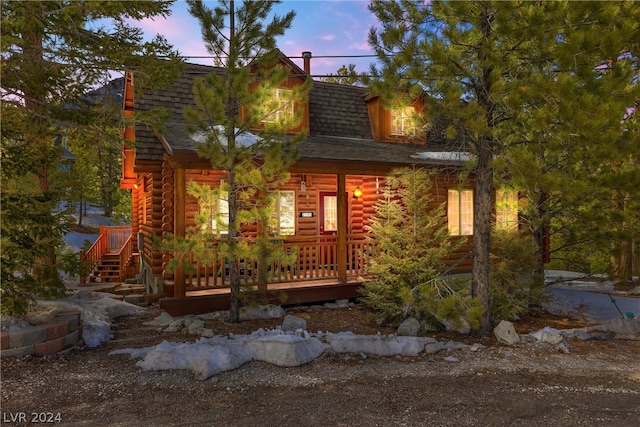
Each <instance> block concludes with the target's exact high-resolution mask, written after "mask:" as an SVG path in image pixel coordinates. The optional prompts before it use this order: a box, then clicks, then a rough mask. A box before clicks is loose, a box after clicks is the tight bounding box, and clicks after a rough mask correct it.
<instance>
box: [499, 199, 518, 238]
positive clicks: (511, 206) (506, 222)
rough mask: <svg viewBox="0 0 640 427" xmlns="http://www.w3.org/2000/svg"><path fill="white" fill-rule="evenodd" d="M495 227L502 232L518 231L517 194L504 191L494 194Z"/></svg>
mask: <svg viewBox="0 0 640 427" xmlns="http://www.w3.org/2000/svg"><path fill="white" fill-rule="evenodd" d="M496 227H497V228H500V229H502V230H517V229H518V192H517V191H516V190H510V189H504V190H498V191H497V192H496Z"/></svg>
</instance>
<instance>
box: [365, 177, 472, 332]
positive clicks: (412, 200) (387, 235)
mask: <svg viewBox="0 0 640 427" xmlns="http://www.w3.org/2000/svg"><path fill="white" fill-rule="evenodd" d="M431 185H432V184H431V176H430V174H429V173H428V172H427V171H425V170H423V169H398V170H395V171H393V172H392V173H391V174H390V175H389V176H388V177H387V180H386V185H385V187H384V190H383V197H382V198H380V200H378V201H377V202H376V204H375V205H374V209H375V215H374V216H373V218H372V220H371V225H369V226H368V227H367V231H369V232H370V233H371V235H370V237H368V240H369V243H370V244H371V246H372V247H373V248H375V249H374V250H373V253H372V254H369V255H368V258H369V259H368V260H367V271H368V273H369V275H370V276H369V278H368V279H367V280H366V281H365V283H364V288H363V291H362V293H363V302H364V303H365V305H366V306H367V307H369V309H371V310H372V311H373V312H374V314H375V316H376V318H377V319H378V321H379V322H381V323H383V324H387V325H393V326H397V325H398V324H399V323H400V322H402V321H403V320H404V319H405V318H406V317H408V316H414V317H416V318H418V319H420V320H421V321H423V322H425V323H427V324H429V325H430V326H431V327H433V326H437V325H439V326H442V322H452V323H454V324H455V323H459V322H461V320H462V319H464V318H465V317H466V318H467V319H466V320H468V323H470V324H473V325H476V324H477V313H478V312H479V311H478V310H477V304H476V303H475V302H474V301H472V300H470V299H468V298H466V296H465V295H464V292H458V291H457V290H455V289H454V288H453V287H452V286H450V285H448V284H447V283H446V282H444V281H443V280H441V278H440V276H441V275H442V274H443V273H444V272H445V271H446V269H447V267H446V265H445V262H444V260H445V259H446V257H447V256H448V255H449V254H450V253H451V252H452V251H455V250H456V249H457V248H458V247H459V246H460V245H461V244H462V241H461V240H458V241H453V240H451V239H450V238H449V234H448V227H447V222H446V214H445V209H444V205H443V204H441V205H438V206H436V207H434V206H433V204H434V203H433V201H432V197H431V195H430V194H431V193H430V189H431Z"/></svg>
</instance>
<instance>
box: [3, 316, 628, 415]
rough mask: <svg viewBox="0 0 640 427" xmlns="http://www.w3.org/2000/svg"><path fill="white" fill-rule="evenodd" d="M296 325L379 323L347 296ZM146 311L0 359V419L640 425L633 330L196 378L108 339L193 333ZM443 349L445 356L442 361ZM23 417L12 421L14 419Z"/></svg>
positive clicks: (530, 326)
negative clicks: (82, 339)
mask: <svg viewBox="0 0 640 427" xmlns="http://www.w3.org/2000/svg"><path fill="white" fill-rule="evenodd" d="M288 312H289V314H294V315H297V316H300V317H304V318H305V319H306V321H307V330H309V331H310V332H316V331H328V332H340V331H352V332H354V333H358V334H375V333H378V332H380V333H382V334H387V333H392V332H393V331H392V330H390V329H384V328H380V327H378V326H377V325H376V324H375V323H374V322H372V321H371V320H370V319H369V317H368V315H367V314H366V312H364V311H363V310H362V309H361V308H360V307H359V306H355V307H350V308H340V309H329V308H322V309H312V310H309V309H298V310H289V311H288ZM158 314H160V310H159V309H158V308H154V307H151V308H147V309H145V310H144V312H143V313H141V314H139V315H135V316H130V317H124V318H120V319H117V320H116V322H115V324H114V337H113V339H112V340H111V341H109V342H108V343H106V344H104V345H102V346H100V347H98V348H94V349H85V350H74V351H71V352H68V353H66V354H58V355H50V356H44V357H23V358H2V382H1V398H2V400H1V403H2V422H3V424H6V425H30V424H36V423H37V424H46V423H48V422H49V421H50V422H52V423H55V424H58V425H65V426H174V425H180V426H461V425H464V426H467V425H469V426H475V425H477V426H487V425H505V426H511V425H518V426H545V425H549V426H551V425H553V426H569V425H571V426H574V425H581V426H636V425H640V341H622V340H618V341H580V340H577V339H571V340H569V341H567V342H566V343H565V345H566V347H567V348H568V349H569V352H568V353H566V352H563V351H560V350H559V349H558V348H556V347H554V346H551V345H548V344H532V343H529V344H520V345H517V346H511V347H508V346H505V345H501V344H498V343H496V342H495V340H493V339H487V340H477V339H474V338H473V337H469V336H461V335H457V334H430V335H429V336H433V337H435V338H437V339H438V340H440V341H448V340H454V341H460V342H466V343H469V344H470V343H474V342H480V343H482V344H483V345H484V346H485V348H483V349H480V350H479V351H476V352H472V351H470V350H456V351H452V352H450V353H442V352H440V353H437V354H434V355H427V354H425V355H421V356H419V357H413V358H409V357H388V358H384V357H366V356H363V355H357V354H348V355H347V354H330V353H325V354H324V355H323V356H322V357H320V358H319V359H317V360H315V361H313V362H311V363H309V364H307V365H303V366H300V367H295V368H283V367H277V366H273V365H269V364H267V363H263V362H251V363H248V364H246V365H244V366H242V367H240V368H239V369H236V370H234V371H230V372H225V373H222V374H220V375H217V376H215V377H212V378H209V379H208V380H205V381H198V380H196V379H195V378H194V375H193V374H192V373H191V372H188V371H181V370H175V371H143V370H142V369H140V368H138V367H136V365H135V363H136V361H135V360H133V359H131V358H129V356H127V355H113V356H110V355H109V353H110V352H111V351H113V350H115V349H122V348H139V347H146V346H150V345H153V344H158V343H160V342H162V341H163V340H169V341H193V340H194V339H195V338H194V337H189V336H185V335H183V334H182V333H173V334H168V333H164V332H162V331H161V330H159V329H157V328H155V327H148V326H143V325H142V323H143V322H145V321H148V320H151V319H153V318H155V317H156V316H157V315H158ZM281 322H282V319H275V320H260V321H247V322H243V323H241V324H239V325H229V324H225V323H222V322H219V321H213V320H211V321H208V322H207V325H206V327H210V328H213V329H214V330H215V332H216V333H217V334H221V335H226V334H228V333H229V332H233V333H235V334H242V333H249V332H252V331H255V330H257V329H258V328H260V327H262V328H269V327H272V326H275V325H279V324H281ZM544 326H551V327H555V328H558V329H568V328H572V327H580V326H583V325H582V324H580V323H579V322H576V321H571V320H568V319H563V318H558V317H554V316H549V315H545V316H542V317H540V318H528V319H524V320H522V321H520V322H518V323H517V324H516V329H517V330H518V332H519V333H521V334H524V333H527V332H533V331H537V330H539V329H542V328H543V327H544ZM446 356H454V357H455V358H456V359H458V361H457V362H451V361H447V360H446V359H445V357H446ZM25 419H26V422H23V421H24V420H25Z"/></svg>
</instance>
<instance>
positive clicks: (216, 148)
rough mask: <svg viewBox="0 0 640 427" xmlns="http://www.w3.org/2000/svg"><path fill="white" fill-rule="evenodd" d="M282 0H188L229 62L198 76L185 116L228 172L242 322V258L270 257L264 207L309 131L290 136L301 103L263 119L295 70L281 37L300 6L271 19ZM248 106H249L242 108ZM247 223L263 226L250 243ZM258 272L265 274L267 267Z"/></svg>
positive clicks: (228, 249)
mask: <svg viewBox="0 0 640 427" xmlns="http://www.w3.org/2000/svg"><path fill="white" fill-rule="evenodd" d="M275 3H277V2H272V1H251V2H243V3H242V4H241V6H240V7H239V8H238V9H237V10H236V8H235V2H234V1H226V0H224V1H220V2H219V4H218V6H216V7H215V8H213V9H210V8H208V7H207V6H206V5H205V4H203V3H202V2H200V1H188V4H189V11H190V13H191V14H192V15H193V16H194V17H196V18H197V19H198V20H199V21H200V25H201V30H202V36H203V40H204V42H205V45H206V47H207V50H208V51H209V52H210V53H211V54H212V55H214V57H215V59H214V62H215V63H216V64H218V65H221V66H222V68H223V74H222V75H220V74H217V73H211V74H209V75H207V76H205V77H203V78H200V79H197V80H196V82H195V84H194V89H193V90H194V96H195V101H196V105H197V108H194V109H188V110H186V111H185V116H186V117H187V120H188V121H189V123H190V124H191V131H193V132H201V133H202V134H203V135H205V137H206V141H205V142H204V143H202V144H200V145H199V146H198V147H197V151H198V154H199V155H201V156H202V157H205V158H207V159H209V160H210V161H211V164H212V166H213V168H214V169H217V170H222V171H225V173H226V179H225V181H224V188H223V189H222V190H223V191H225V192H226V194H227V195H228V205H229V224H228V242H227V244H226V245H221V252H222V253H223V255H225V256H226V257H227V258H228V259H229V280H230V287H231V297H230V298H231V304H230V315H229V317H230V321H231V322H236V323H237V322H239V313H240V271H239V261H240V260H241V259H243V258H252V257H253V259H260V258H262V259H263V261H264V259H265V258H269V254H268V248H267V244H266V241H267V240H268V230H269V228H268V218H269V216H270V214H269V213H268V210H267V211H265V209H268V205H269V191H270V190H272V189H275V188H277V186H278V183H280V182H283V181H284V180H286V179H287V177H288V174H287V172H286V170H287V167H288V166H289V165H290V164H291V163H292V162H293V161H294V160H295V158H296V156H297V153H296V149H295V147H296V144H297V142H298V141H299V140H300V139H301V138H302V137H303V136H304V135H303V134H299V135H296V136H295V137H287V138H283V136H284V133H285V130H286V129H287V128H291V127H292V126H294V125H295V124H296V123H298V122H299V121H300V120H301V118H302V111H301V110H298V111H295V113H294V114H293V115H291V116H289V115H285V114H280V115H277V117H278V119H277V120H274V121H271V120H270V121H267V122H264V123H263V119H265V118H267V117H273V115H274V114H275V112H276V111H277V110H278V109H279V107H280V105H279V104H278V102H277V100H276V99H275V97H273V93H274V91H275V89H276V88H278V86H279V85H280V84H281V83H283V82H284V81H285V80H286V79H287V78H288V76H289V69H288V68H287V67H284V66H281V65H277V62H278V58H279V55H280V53H279V52H278V50H277V49H276V44H275V38H276V37H277V36H280V35H282V34H283V33H284V32H285V30H286V29H288V28H289V27H290V26H291V22H292V21H293V18H294V16H295V13H294V12H289V13H287V14H286V15H284V16H282V17H280V16H274V17H273V18H272V20H271V21H270V22H268V23H265V20H266V19H267V16H268V15H269V13H270V12H271V9H272V7H273V6H274V4H275ZM310 84H311V80H310V79H307V80H306V83H305V84H303V85H300V86H299V87H294V88H292V97H291V99H290V100H288V102H295V101H301V100H302V99H303V98H304V97H306V93H307V92H308V89H309V87H310ZM241 109H242V110H243V111H244V112H245V114H243V115H241ZM255 129H260V130H259V131H256V130H255ZM250 131H252V132H257V133H258V137H257V138H253V139H252V141H251V142H250V143H246V144H245V143H243V138H247V137H249V136H250V135H249V134H250ZM247 223H253V224H257V225H258V230H259V236H258V241H257V242H256V244H255V245H252V246H251V247H249V246H248V243H247V242H246V241H243V240H242V239H241V237H242V224H247ZM252 251H257V252H259V253H257V254H256V253H255V252H253V254H252ZM260 264H261V265H263V266H264V265H266V263H265V262H262V263H260ZM259 274H260V276H261V277H262V278H264V272H262V273H259Z"/></svg>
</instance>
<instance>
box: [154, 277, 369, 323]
mask: <svg viewBox="0 0 640 427" xmlns="http://www.w3.org/2000/svg"><path fill="white" fill-rule="evenodd" d="M361 286H362V282H361V280H359V279H358V278H355V277H353V278H349V279H348V280H347V283H342V284H341V283H338V281H337V279H317V280H306V281H294V282H281V283H272V284H269V286H268V295H269V300H268V301H269V302H270V303H273V304H278V305H298V304H308V303H314V302H322V301H334V300H339V299H350V298H356V297H358V296H359V295H360V293H359V290H360V287H361ZM243 289H244V290H245V291H246V290H256V289H257V287H255V286H251V287H243ZM281 294H284V296H285V298H286V299H285V300H284V302H283V300H282V299H281V298H280V297H279V295H281ZM229 295H230V291H229V288H228V287H226V288H210V289H201V290H192V291H188V292H187V296H185V297H182V298H175V297H168V298H162V299H160V308H162V309H163V310H164V311H166V312H167V313H169V314H170V315H171V316H184V315H187V314H202V313H209V312H212V311H219V310H228V309H229Z"/></svg>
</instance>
